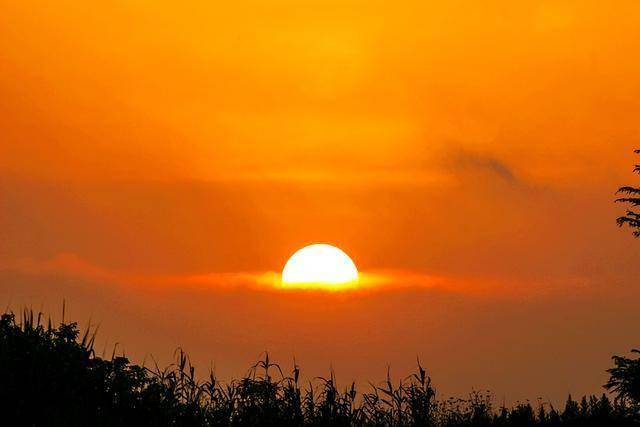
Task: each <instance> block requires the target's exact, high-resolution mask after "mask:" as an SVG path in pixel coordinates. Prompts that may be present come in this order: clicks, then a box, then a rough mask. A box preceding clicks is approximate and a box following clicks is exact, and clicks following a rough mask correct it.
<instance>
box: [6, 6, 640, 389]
mask: <svg viewBox="0 0 640 427" xmlns="http://www.w3.org/2000/svg"><path fill="white" fill-rule="evenodd" d="M638 22H640V4H638V2H635V1H628V2H616V5H615V7H613V6H612V5H608V6H605V5H603V4H602V2H588V1H580V2H562V1H548V2H505V1H492V2H483V3H482V5H480V4H478V3H477V2H425V1H419V2H418V1H416V2H395V3H393V5H390V3H389V2H373V1H368V2H356V1H344V0H343V1H339V2H338V1H336V2H333V1H323V2H303V4H301V2H294V1H276V2H258V1H253V2H252V1H249V2H244V3H242V4H234V5H231V4H216V2H210V1H207V2H204V1H203V2H190V4H188V5H180V6H177V5H176V3H175V2H160V1H154V2H151V1H127V2H108V3H103V4H101V5H92V6H87V5H86V4H85V3H82V2H76V1H58V2H55V3H51V4H47V5H44V4H35V3H34V4H30V2H10V1H0V131H1V133H0V302H3V303H4V304H9V303H11V305H13V306H20V305H22V304H33V305H34V306H35V307H39V306H41V305H42V306H43V307H45V308H46V309H47V310H51V311H54V312H58V311H59V306H60V301H61V300H62V298H63V297H64V298H66V299H67V301H69V305H70V306H71V308H70V311H71V313H75V314H77V316H79V317H80V318H81V319H85V318H88V317H89V316H92V318H93V319H94V321H96V322H97V321H100V322H101V323H102V329H101V335H102V336H103V338H104V339H105V340H109V342H111V343H113V342H115V341H119V342H120V343H121V345H122V346H123V347H124V348H125V349H126V350H127V352H128V353H129V354H130V355H131V356H132V357H133V358H134V359H135V360H136V361H141V360H142V359H143V358H144V357H145V355H146V354H148V353H153V354H154V355H155V356H156V357H157V358H159V359H160V360H167V359H168V358H169V357H170V356H171V352H172V350H173V349H174V348H175V347H176V346H178V345H182V346H183V347H185V349H186V350H188V351H189V352H190V353H191V354H192V355H193V357H194V359H195V360H196V361H197V362H198V363H199V364H200V366H205V367H206V366H208V365H209V362H210V361H211V360H215V361H216V365H217V367H218V371H219V372H220V373H221V374H224V375H227V376H230V375H239V374H241V373H242V372H243V369H244V368H245V367H247V366H248V365H249V363H250V362H252V361H253V360H254V359H255V358H256V357H257V356H258V355H259V353H260V352H261V351H263V350H265V349H269V350H271V351H272V352H274V354H275V355H276V357H281V358H283V359H286V360H289V359H290V357H291V356H292V355H293V354H296V357H297V359H298V360H299V362H301V363H302V365H303V368H305V369H306V370H307V371H311V372H310V374H311V375H316V374H317V375H320V374H322V373H324V370H326V368H327V367H328V366H329V364H333V366H334V367H335V368H336V370H337V372H338V376H339V378H340V377H342V378H343V379H344V380H345V382H346V381H348V380H350V379H352V378H353V379H356V380H358V381H364V380H365V379H378V378H380V379H381V378H382V377H383V376H384V375H385V373H386V364H387V363H389V364H391V366H392V368H393V369H396V368H397V373H398V375H404V374H405V373H406V372H407V371H408V369H410V367H411V365H412V363H413V362H414V360H415V357H416V355H419V356H420V357H421V359H422V360H423V361H424V363H425V364H426V365H427V366H430V367H431V370H432V371H433V375H434V378H435V380H436V383H438V384H440V385H441V388H442V389H443V390H444V391H446V392H451V393H463V392H466V391H468V390H470V389H471V387H476V388H486V387H490V388H492V389H493V390H494V391H495V392H496V393H497V394H499V395H500V396H502V395H505V396H507V397H508V398H512V399H522V398H527V397H528V398H530V399H535V398H536V397H538V396H542V397H545V398H552V399H560V398H562V397H563V395H564V394H565V393H566V392H567V391H573V392H574V393H585V392H597V391H599V389H598V387H599V385H600V384H602V383H603V381H604V377H605V374H604V372H603V371H604V369H606V368H607V367H608V366H609V360H608V358H609V356H610V355H611V354H612V353H613V352H623V351H626V350H627V349H629V348H631V347H633V346H634V345H635V346H638V345H640V337H639V336H638V333H637V330H638V327H639V326H640V314H638V310H637V307H636V306H635V305H634V304H633V303H632V301H634V300H637V298H638V297H640V288H638V284H637V283H636V281H635V280H634V277H637V274H638V273H640V267H639V266H640V263H639V262H638V261H640V259H639V256H638V245H639V244H640V242H638V241H634V239H633V238H632V237H631V236H630V234H629V233H628V232H624V231H620V230H618V229H616V227H615V222H614V220H615V217H616V216H617V215H618V214H619V213H620V212H622V211H623V208H622V207H621V206H615V205H613V204H612V199H613V198H614V195H613V193H614V191H615V189H616V188H617V187H618V186H619V185H622V184H633V182H634V179H635V177H634V176H633V175H631V173H630V170H631V167H632V165H633V163H634V162H635V161H637V159H636V158H634V155H633V153H632V150H633V149H634V148H637V147H639V146H640V137H639V136H638V135H640V134H639V132H638V131H639V129H638V127H639V125H638V119H637V117H638V114H639V113H640V77H638V76H640V58H639V57H638V55H637V52H638V51H640V25H638ZM316 241H323V242H331V243H334V244H336V245H338V246H339V247H341V248H342V249H344V250H345V251H346V252H347V253H348V254H349V255H350V256H351V257H352V258H353V259H354V260H355V262H356V264H357V265H358V267H359V268H360V269H361V270H362V271H364V272H366V273H370V274H378V275H384V276H385V277H387V278H388V279H389V280H387V281H386V282H385V285H384V286H379V287H376V288H372V289H367V290H366V291H359V292H352V293H349V294H342V295H329V294H324V293H321V292H288V293H283V292H280V291H277V290H274V289H271V288H270V287H269V286H265V285H264V283H263V282H264V280H263V279H264V278H265V277H270V276H269V274H272V272H276V273H277V272H279V271H280V269H281V268H282V266H283V265H284V262H285V261H286V259H287V257H288V256H289V255H290V254H291V253H293V252H294V251H295V250H296V249H298V248H300V247H302V246H304V245H305V244H308V243H311V242H316ZM541 348H544V349H545V351H541V350H540V349H541ZM576 359H578V360H576ZM543 393H544V396H543V395H542V394H543Z"/></svg>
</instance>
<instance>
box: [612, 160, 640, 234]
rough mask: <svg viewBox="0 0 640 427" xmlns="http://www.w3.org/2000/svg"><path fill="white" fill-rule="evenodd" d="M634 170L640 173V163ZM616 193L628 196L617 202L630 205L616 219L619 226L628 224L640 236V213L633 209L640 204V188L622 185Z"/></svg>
mask: <svg viewBox="0 0 640 427" xmlns="http://www.w3.org/2000/svg"><path fill="white" fill-rule="evenodd" d="M634 153H636V154H640V150H634ZM633 171H634V172H635V173H640V164H636V165H635V166H634V168H633ZM616 194H625V195H626V196H627V197H620V198H618V199H616V203H626V204H629V205H630V209H628V210H627V212H626V214H625V215H623V216H621V217H618V219H617V220H616V222H617V224H618V226H620V227H622V226H624V225H627V226H628V227H631V228H632V229H634V231H633V235H634V236H635V237H640V213H637V212H634V211H633V210H631V209H633V208H635V207H637V206H640V188H638V187H630V186H624V187H620V188H619V189H618V191H617V192H616Z"/></svg>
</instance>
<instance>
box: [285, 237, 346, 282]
mask: <svg viewBox="0 0 640 427" xmlns="http://www.w3.org/2000/svg"><path fill="white" fill-rule="evenodd" d="M357 284H358V269H357V268H356V265H355V264H354V263H353V261H352V260H351V258H349V256H348V255H347V254H346V253H344V252H343V251H342V250H340V249H338V248H336V247H335V246H331V245H327V244H323V243H316V244H313V245H309V246H305V247H304V248H302V249H300V250H298V251H297V252H296V253H294V254H293V255H291V258H289V260H288V261H287V263H286V264H285V266H284V269H283V270H282V286H283V287H285V288H301V289H311V288H319V289H327V290H341V289H347V288H353V287H355V286H357Z"/></svg>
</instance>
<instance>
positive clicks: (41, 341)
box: [0, 310, 640, 427]
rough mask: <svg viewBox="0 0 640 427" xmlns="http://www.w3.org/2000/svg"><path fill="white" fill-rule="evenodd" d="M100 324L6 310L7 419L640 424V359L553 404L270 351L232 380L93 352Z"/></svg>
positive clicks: (1, 401)
mask: <svg viewBox="0 0 640 427" xmlns="http://www.w3.org/2000/svg"><path fill="white" fill-rule="evenodd" d="M94 339H95V334H93V335H91V334H90V333H89V332H86V333H84V335H82V336H80V335H79V331H78V328H77V325H76V323H64V322H63V323H62V324H60V325H58V326H54V325H52V322H51V321H50V320H49V321H46V322H45V321H43V318H42V315H34V313H33V312H32V311H28V310H27V311H24V312H23V313H21V315H20V316H19V318H18V319H16V316H15V315H14V314H13V313H10V312H8V313H5V314H3V315H2V316H1V318H0V411H1V414H2V419H3V420H4V421H5V423H8V424H7V425H28V426H47V425H65V426H78V425H83V426H84V425H105V426H107V425H108V426H122V425H126V426H213V425H298V426H302V425H310V426H313V425H343V426H360V425H386V426H405V425H406V426H408V425H419V426H479V427H480V426H631V425H633V426H637V425H640V405H639V401H640V359H638V358H635V359H629V358H625V357H614V360H613V361H614V367H613V368H612V369H610V370H609V371H608V372H609V374H610V380H609V382H608V383H607V384H606V385H605V388H607V389H609V390H610V391H611V393H612V396H613V397H612V399H611V400H610V399H609V397H608V396H607V395H605V394H603V395H602V396H585V397H583V398H582V399H579V400H578V401H575V400H573V399H572V398H571V397H569V398H568V400H567V401H566V404H564V405H563V406H562V407H560V408H555V407H553V406H552V405H551V404H548V403H542V402H538V403H537V404H535V405H532V404H530V403H522V404H516V405H515V406H513V407H510V408H506V407H502V406H498V405H495V404H494V402H493V400H492V398H491V395H490V394H485V393H478V392H473V393H471V394H470V395H469V396H468V397H467V398H465V399H447V400H439V399H437V398H436V391H435V389H434V387H433V386H432V384H431V379H430V378H429V376H428V375H427V373H426V371H425V370H424V369H423V368H422V366H420V364H418V366H417V369H416V372H415V373H414V374H413V375H411V376H410V377H408V378H406V379H405V380H404V381H402V382H400V383H397V384H393V383H392V382H391V381H390V380H387V381H386V382H384V383H383V384H382V385H380V386H371V387H370V388H369V389H368V390H366V391H363V392H358V391H356V388H355V385H354V384H351V385H349V386H347V387H345V388H339V387H338V386H337V385H336V382H335V378H334V377H333V375H329V376H328V377H326V378H317V379H315V380H314V381H312V382H311V383H307V384H300V382H299V373H300V371H299V369H298V367H297V366H295V367H294V369H293V371H292V372H291V373H290V374H286V373H283V372H282V370H281V369H280V367H279V366H278V365H277V364H275V363H273V362H272V361H271V360H269V357H268V356H265V358H264V360H262V361H260V362H259V363H257V364H256V365H255V366H253V367H252V368H251V369H250V370H249V372H248V373H247V375H246V376H245V377H244V378H241V379H239V380H235V381H232V382H229V383H226V384H223V383H221V382H219V381H218V380H217V379H216V377H215V375H214V374H213V373H211V374H210V375H209V377H208V378H206V379H203V380H198V379H197V378H196V375H195V370H194V368H193V367H192V366H191V365H190V363H189V360H188V357H187V356H186V355H185V354H184V353H183V352H182V351H178V352H177V353H176V355H177V357H176V359H177V360H176V362H175V364H173V365H171V366H169V367H167V368H165V369H160V368H158V367H157V366H156V367H154V368H148V367H142V366H138V365H135V364H131V363H130V362H129V361H128V360H127V359H126V358H125V357H122V356H116V355H115V354H113V355H112V356H111V358H110V359H107V358H104V357H97V356H96V355H95V352H94V350H93V345H94Z"/></svg>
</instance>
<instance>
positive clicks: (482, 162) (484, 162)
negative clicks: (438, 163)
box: [451, 150, 521, 185]
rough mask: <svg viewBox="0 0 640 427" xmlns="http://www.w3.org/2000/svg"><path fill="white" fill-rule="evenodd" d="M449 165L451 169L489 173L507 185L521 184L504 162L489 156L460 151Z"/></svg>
mask: <svg viewBox="0 0 640 427" xmlns="http://www.w3.org/2000/svg"><path fill="white" fill-rule="evenodd" d="M451 163H452V166H453V167H456V168H459V169H462V170H467V171H469V170H471V171H482V172H489V173H491V174H492V175H494V176H495V177H497V178H499V179H501V180H503V181H504V182H507V183H509V184H514V185H515V184H520V183H521V181H520V180H519V179H518V177H517V176H516V174H515V172H514V171H513V169H512V168H511V167H510V166H509V165H508V164H507V163H506V162H504V161H503V160H500V159H499V158H497V157H494V156H492V155H490V154H485V153H480V152H473V151H465V150H462V151H458V152H456V153H455V154H454V155H453V159H452V161H451Z"/></svg>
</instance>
